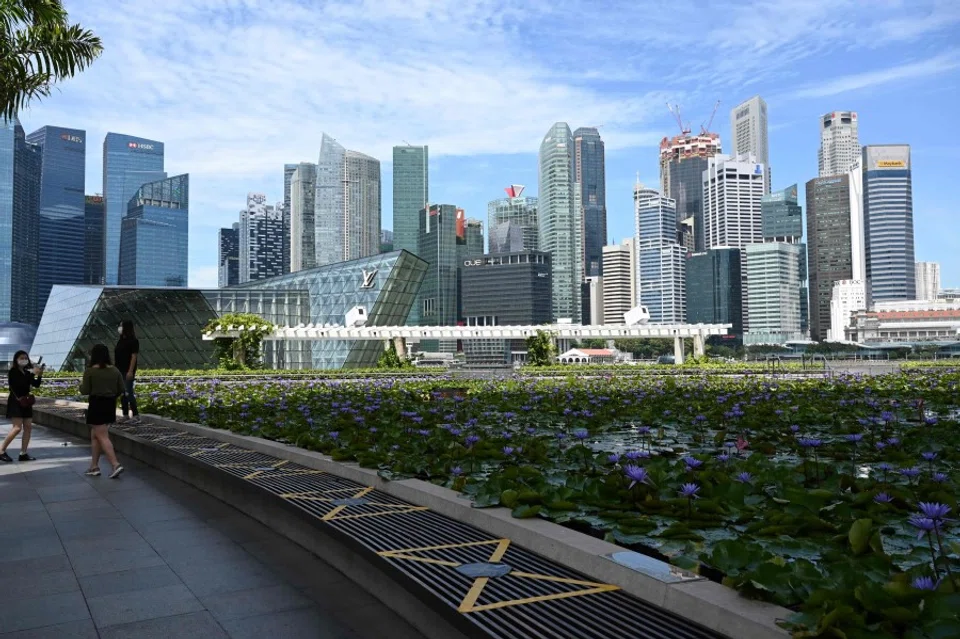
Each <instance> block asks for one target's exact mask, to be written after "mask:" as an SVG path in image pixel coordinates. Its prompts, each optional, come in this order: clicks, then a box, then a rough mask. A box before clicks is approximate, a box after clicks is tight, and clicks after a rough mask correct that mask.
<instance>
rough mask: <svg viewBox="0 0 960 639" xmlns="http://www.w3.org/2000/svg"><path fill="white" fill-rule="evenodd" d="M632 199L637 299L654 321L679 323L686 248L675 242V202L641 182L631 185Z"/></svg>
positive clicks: (683, 304)
mask: <svg viewBox="0 0 960 639" xmlns="http://www.w3.org/2000/svg"><path fill="white" fill-rule="evenodd" d="M633 200H634V211H635V216H636V217H635V223H636V226H635V229H636V240H637V249H636V250H637V260H638V262H639V263H638V266H637V295H638V297H639V298H640V299H639V300H638V303H639V304H641V305H643V306H646V307H647V310H649V311H650V321H651V322H653V323H655V324H682V323H683V322H684V321H685V318H686V296H685V294H684V289H683V282H684V266H685V264H684V261H685V260H684V258H685V256H686V250H685V249H684V247H683V246H681V245H680V244H678V243H677V225H676V219H677V208H676V202H674V201H673V200H671V199H670V198H665V197H661V195H660V194H659V193H657V192H656V191H655V190H653V189H648V188H644V187H643V185H641V184H637V185H636V186H635V187H634V191H633Z"/></svg>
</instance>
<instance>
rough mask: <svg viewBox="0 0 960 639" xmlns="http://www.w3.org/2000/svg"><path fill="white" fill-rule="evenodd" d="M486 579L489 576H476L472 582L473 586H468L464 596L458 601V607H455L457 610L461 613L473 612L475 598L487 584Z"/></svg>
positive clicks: (488, 579)
mask: <svg viewBox="0 0 960 639" xmlns="http://www.w3.org/2000/svg"><path fill="white" fill-rule="evenodd" d="M488 581H490V578H489V577H478V578H477V579H476V580H475V581H474V582H473V586H471V587H470V591H469V592H468V593H467V596H466V597H464V598H463V601H461V602H460V607H459V608H457V610H458V611H459V612H463V613H467V612H473V611H474V610H476V604H477V599H479V598H480V593H482V592H483V589H484V588H485V587H486V586H487V582H488Z"/></svg>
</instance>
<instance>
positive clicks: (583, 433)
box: [573, 428, 590, 441]
mask: <svg viewBox="0 0 960 639" xmlns="http://www.w3.org/2000/svg"><path fill="white" fill-rule="evenodd" d="M573 436H574V437H576V438H577V439H579V440H580V441H583V440H585V439H587V438H588V437H590V433H589V432H587V429H586V428H578V429H577V430H575V431H573Z"/></svg>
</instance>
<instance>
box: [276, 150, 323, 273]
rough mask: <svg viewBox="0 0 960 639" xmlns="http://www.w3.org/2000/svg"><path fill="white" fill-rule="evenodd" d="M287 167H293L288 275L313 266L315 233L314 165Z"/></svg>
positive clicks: (314, 261)
mask: <svg viewBox="0 0 960 639" xmlns="http://www.w3.org/2000/svg"><path fill="white" fill-rule="evenodd" d="M287 166H288V167H289V166H293V167H295V168H294V171H293V175H292V176H291V178H290V202H289V208H290V214H289V215H288V216H287V217H288V218H289V220H290V272H292V273H295V272H296V271H302V270H303V269H307V268H313V267H314V266H316V265H317V251H316V242H317V230H316V224H315V223H314V220H315V212H316V196H317V165H316V164H310V163H309V162H301V163H300V164H294V165H289V164H288V165H287ZM284 206H287V205H286V204H285V205H284ZM284 229H286V222H284Z"/></svg>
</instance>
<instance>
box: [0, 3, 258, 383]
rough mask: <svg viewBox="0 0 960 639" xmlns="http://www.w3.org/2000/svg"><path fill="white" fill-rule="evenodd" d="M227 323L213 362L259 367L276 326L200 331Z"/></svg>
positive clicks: (249, 317) (241, 320)
mask: <svg viewBox="0 0 960 639" xmlns="http://www.w3.org/2000/svg"><path fill="white" fill-rule="evenodd" d="M0 2H2V0H0ZM231 326H234V327H237V328H239V329H240V330H239V331H238V336H237V337H218V338H216V339H214V340H213V346H214V351H215V353H216V358H217V363H218V364H219V365H220V367H221V368H226V369H228V370H244V369H248V368H260V367H261V366H262V365H263V363H262V361H261V355H262V352H263V351H262V346H263V338H264V337H266V336H267V334H268V333H270V332H271V331H273V330H274V329H275V328H276V327H275V326H274V325H273V323H272V322H268V321H267V320H265V319H263V318H262V317H260V316H259V315H253V314H252V313H227V314H226V315H221V316H220V317H218V318H216V319H213V320H210V322H209V323H208V324H207V325H206V326H204V327H203V332H204V333H212V332H215V331H228V330H230V327H231Z"/></svg>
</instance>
